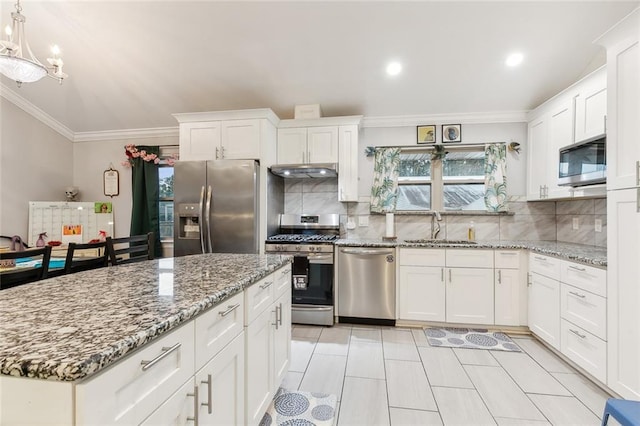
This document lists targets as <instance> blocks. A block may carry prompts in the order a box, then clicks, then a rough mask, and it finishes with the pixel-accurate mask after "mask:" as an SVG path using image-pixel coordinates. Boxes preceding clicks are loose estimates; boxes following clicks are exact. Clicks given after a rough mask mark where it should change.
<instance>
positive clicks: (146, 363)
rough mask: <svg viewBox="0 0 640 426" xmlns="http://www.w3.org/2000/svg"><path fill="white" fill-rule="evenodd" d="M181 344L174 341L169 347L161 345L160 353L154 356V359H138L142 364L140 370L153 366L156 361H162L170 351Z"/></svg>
mask: <svg viewBox="0 0 640 426" xmlns="http://www.w3.org/2000/svg"><path fill="white" fill-rule="evenodd" d="M181 345H182V343H176V344H175V345H173V346H171V347H163V348H162V353H161V354H160V355H158V356H157V357H155V358H154V359H152V360H151V361H144V360H143V361H140V365H142V371H147V370H148V369H150V368H151V367H153V366H154V365H156V364H157V363H159V362H160V361H162V360H163V359H164V358H165V357H167V356H168V355H169V354H170V353H171V352H173V351H175V350H176V349H178V348H179V347H180V346H181Z"/></svg>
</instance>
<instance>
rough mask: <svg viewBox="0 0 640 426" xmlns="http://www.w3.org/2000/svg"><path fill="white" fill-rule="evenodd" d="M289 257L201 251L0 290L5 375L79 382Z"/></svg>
mask: <svg viewBox="0 0 640 426" xmlns="http://www.w3.org/2000/svg"><path fill="white" fill-rule="evenodd" d="M289 262H291V257H289V256H279V255H264V256H262V255H251V254H202V255H195V256H186V257H178V258H168V259H156V260H150V261H145V262H140V263H134V264H129V265H122V266H116V267H107V268H100V269H95V270H93V271H86V272H79V273H75V274H70V275H66V276H62V277H58V278H52V279H48V280H43V281H39V282H36V283H32V284H27V285H23V286H19V287H14V288H10V289H7V290H3V291H1V292H0V374H3V375H11V376H27V377H36V378H40V379H49V380H61V381H74V380H79V379H82V378H85V377H87V376H89V375H91V374H93V373H95V372H97V371H99V370H101V369H103V368H105V367H106V366H108V365H110V364H112V363H114V362H115V361H117V360H118V359H120V358H122V357H123V356H125V355H126V354H128V353H130V352H131V351H133V350H134V349H136V348H138V347H140V346H142V345H144V344H145V343H147V342H149V341H151V340H154V339H156V338H157V337H159V336H160V335H162V334H163V333H165V332H167V331H169V330H172V329H174V328H176V327H177V326H179V325H181V324H183V323H185V322H186V321H188V320H190V319H192V318H193V317H195V316H196V315H198V314H199V313H201V312H203V311H205V310H207V309H208V308H210V307H212V306H214V305H217V304H218V303H221V302H223V301H224V300H226V299H228V298H229V297H231V296H233V295H234V294H236V293H238V292H240V291H242V290H243V289H244V288H246V287H247V286H250V285H251V284H253V283H255V282H256V281H258V280H260V279H261V278H263V277H265V276H267V275H269V274H270V273H272V272H273V271H275V270H277V269H278V268H280V267H281V266H283V265H285V264H286V263H289Z"/></svg>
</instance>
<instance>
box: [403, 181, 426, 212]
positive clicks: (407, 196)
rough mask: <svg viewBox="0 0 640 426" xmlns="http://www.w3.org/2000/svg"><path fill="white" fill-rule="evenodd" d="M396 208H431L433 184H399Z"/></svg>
mask: <svg viewBox="0 0 640 426" xmlns="http://www.w3.org/2000/svg"><path fill="white" fill-rule="evenodd" d="M396 210H431V185H399V186H398V201H397V203H396Z"/></svg>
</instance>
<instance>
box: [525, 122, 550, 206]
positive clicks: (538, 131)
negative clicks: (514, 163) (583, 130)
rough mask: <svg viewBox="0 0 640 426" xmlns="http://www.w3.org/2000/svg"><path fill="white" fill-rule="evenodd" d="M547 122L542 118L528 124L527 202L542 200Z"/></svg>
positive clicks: (545, 170) (545, 182) (545, 164)
mask: <svg viewBox="0 0 640 426" xmlns="http://www.w3.org/2000/svg"><path fill="white" fill-rule="evenodd" d="M548 127H549V122H548V120H547V118H546V116H542V117H540V118H538V119H536V120H533V121H531V122H530V123H529V141H528V150H527V156H528V157H527V158H528V160H529V161H528V164H527V200H539V199H541V198H544V189H545V188H544V186H545V185H546V184H547V168H546V167H547V164H548V162H549V160H548V158H547V136H548V135H547V128H548Z"/></svg>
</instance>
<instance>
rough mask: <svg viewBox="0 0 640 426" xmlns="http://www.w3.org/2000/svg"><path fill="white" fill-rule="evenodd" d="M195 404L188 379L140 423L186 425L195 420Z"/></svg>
mask: <svg viewBox="0 0 640 426" xmlns="http://www.w3.org/2000/svg"><path fill="white" fill-rule="evenodd" d="M196 405H197V400H196V393H195V390H194V385H193V380H189V381H188V382H187V383H185V384H184V385H182V387H181V388H180V389H178V391H177V392H176V393H174V394H173V395H172V396H171V398H169V399H168V400H166V401H165V402H164V403H162V405H160V407H158V409H157V410H156V411H154V412H153V414H151V415H150V416H149V417H148V418H147V419H146V420H145V421H143V422H142V423H141V425H143V426H160V425H172V426H173V425H175V426H178V425H186V424H188V423H189V422H190V421H194V420H195V415H194V413H195V406H196ZM199 424H201V423H199Z"/></svg>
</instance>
